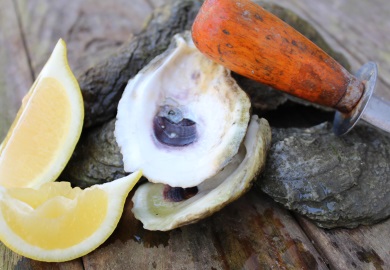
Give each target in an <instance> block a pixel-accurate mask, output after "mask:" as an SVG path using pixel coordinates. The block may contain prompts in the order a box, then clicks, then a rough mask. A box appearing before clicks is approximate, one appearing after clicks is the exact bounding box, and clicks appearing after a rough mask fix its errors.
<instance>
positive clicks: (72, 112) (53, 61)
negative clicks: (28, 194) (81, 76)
mask: <svg viewBox="0 0 390 270" xmlns="http://www.w3.org/2000/svg"><path fill="white" fill-rule="evenodd" d="M83 118H84V105H83V98H82V95H81V91H80V87H79V85H78V83H77V80H76V79H75V77H74V75H73V73H72V71H71V70H70V68H69V65H68V61H67V55H66V45H65V42H64V41H62V40H60V41H58V43H57V45H56V46H55V48H54V50H53V53H52V55H51V56H50V58H49V60H48V61H47V63H46V65H45V66H44V67H43V69H42V71H41V73H40V74H39V76H38V78H37V79H36V81H35V82H34V84H33V85H32V87H31V89H30V90H29V92H28V93H27V95H26V96H25V97H24V98H23V101H22V106H21V108H20V109H19V111H18V114H17V116H16V118H15V120H14V122H13V123H12V125H11V128H10V130H9V131H8V134H7V136H6V137H5V139H4V141H3V142H2V144H1V145H0V185H1V186H4V187H33V186H38V185H40V184H42V183H45V182H49V181H54V180H55V179H56V178H57V177H58V175H59V174H60V173H61V171H62V170H63V169H64V167H65V165H66V163H67V162H68V160H69V158H70V156H71V155H72V153H73V151H74V148H75V146H76V143H77V141H78V139H79V137H80V134H81V129H82V125H83Z"/></svg>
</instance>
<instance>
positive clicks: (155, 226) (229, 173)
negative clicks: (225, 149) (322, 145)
mask: <svg viewBox="0 0 390 270" xmlns="http://www.w3.org/2000/svg"><path fill="white" fill-rule="evenodd" d="M270 141H271V130H270V127H269V124H268V122H267V121H266V120H265V119H259V118H258V117H257V116H253V117H252V120H251V122H250V124H249V127H248V131H247V134H246V137H245V140H244V142H243V145H242V147H241V149H240V151H239V152H238V154H237V155H236V156H235V157H234V158H233V160H232V161H231V162H230V163H229V164H228V165H227V166H226V167H225V168H224V170H223V171H221V172H220V173H219V174H218V175H215V176H214V177H212V178H210V179H207V180H206V181H204V182H203V183H201V184H200V185H199V186H198V187H197V188H198V193H197V194H196V195H195V196H193V197H191V198H189V199H186V200H183V201H180V202H172V201H170V200H169V199H167V198H166V197H164V188H165V187H164V185H163V184H153V183H146V184H143V185H141V186H140V187H139V188H138V189H137V191H136V192H135V194H134V196H133V202H134V208H133V210H132V211H133V213H134V215H135V217H136V218H137V219H139V220H140V221H141V222H142V223H143V225H144V228H145V229H148V230H160V231H167V230H171V229H174V228H177V227H180V226H183V225H186V224H190V223H194V222H196V221H198V220H200V219H203V218H205V217H207V216H209V215H211V214H213V213H215V212H216V211H219V210H220V209H221V208H223V207H224V206H225V205H227V204H228V203H230V202H232V201H234V200H236V199H237V198H239V197H240V196H242V195H243V194H244V193H245V192H246V191H247V190H248V189H249V188H250V187H251V186H252V181H253V180H254V179H255V177H256V175H257V174H258V173H259V172H260V171H261V169H262V168H263V167H264V165H265V160H266V155H267V152H268V148H269V145H270Z"/></svg>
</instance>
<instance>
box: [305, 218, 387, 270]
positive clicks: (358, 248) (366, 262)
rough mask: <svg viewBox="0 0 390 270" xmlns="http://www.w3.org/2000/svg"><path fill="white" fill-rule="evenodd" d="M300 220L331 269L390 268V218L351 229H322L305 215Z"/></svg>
mask: <svg viewBox="0 0 390 270" xmlns="http://www.w3.org/2000/svg"><path fill="white" fill-rule="evenodd" d="M299 221H300V224H301V226H302V228H303V229H304V231H305V232H306V233H307V234H308V236H309V237H310V238H311V239H312V240H313V242H314V243H315V245H316V246H317V248H318V249H319V250H321V253H322V255H323V256H324V257H325V258H326V259H327V261H328V262H329V265H330V266H331V268H332V269H375V270H385V269H389V268H390V241H389V240H390V220H387V221H384V222H381V223H379V224H376V225H373V226H360V227H358V228H356V229H352V230H347V229H333V230H323V229H320V228H318V227H316V226H315V225H313V224H312V223H311V222H309V221H308V220H307V219H305V218H302V217H299Z"/></svg>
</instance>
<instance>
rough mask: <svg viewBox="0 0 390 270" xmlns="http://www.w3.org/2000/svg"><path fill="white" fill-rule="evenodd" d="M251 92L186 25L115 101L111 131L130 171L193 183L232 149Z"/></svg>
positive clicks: (174, 183) (220, 165)
mask: <svg viewBox="0 0 390 270" xmlns="http://www.w3.org/2000/svg"><path fill="white" fill-rule="evenodd" d="M250 106H251V104H250V100H249V98H248V96H247V94H246V93H245V92H244V91H243V90H242V89H241V88H240V87H239V86H238V85H237V83H236V82H235V80H234V79H232V77H231V76H230V71H229V70H227V69H226V68H224V67H223V66H221V65H218V64H216V63H214V62H213V61H211V60H209V59H207V58H206V57H205V56H204V55H203V54H201V53H200V52H199V51H198V50H197V49H196V47H195V46H194V44H193V42H192V39H191V35H190V32H189V31H186V32H184V33H183V34H178V35H176V36H174V38H173V42H172V45H171V46H170V48H169V49H168V50H167V51H166V52H164V53H163V54H161V55H159V56H157V57H156V58H155V59H154V60H153V61H152V62H151V63H150V64H148V65H147V66H146V67H145V68H144V69H142V70H141V71H140V72H139V73H138V74H137V75H136V76H135V77H134V78H133V79H131V80H130V81H129V83H128V85H127V86H126V89H125V91H124V93H123V96H122V98H121V100H120V102H119V105H118V113H117V121H116V124H115V137H116V140H117V142H118V145H119V147H120V149H121V153H122V155H123V162H124V168H125V170H126V171H128V172H133V171H136V170H138V169H142V171H143V173H144V176H145V177H146V178H148V180H149V181H151V182H155V183H164V184H168V185H170V186H173V187H183V188H186V187H193V186H196V185H198V184H200V183H201V182H203V181H204V180H205V179H207V178H210V177H212V176H213V175H215V174H216V173H217V172H219V171H220V170H222V169H223V168H224V167H225V166H226V164H228V163H229V162H230V160H231V159H232V157H233V156H234V155H235V154H236V153H237V151H238V149H239V146H240V144H241V142H242V140H243V138H244V136H245V132H246V129H247V126H248V122H249V118H250V112H249V111H250Z"/></svg>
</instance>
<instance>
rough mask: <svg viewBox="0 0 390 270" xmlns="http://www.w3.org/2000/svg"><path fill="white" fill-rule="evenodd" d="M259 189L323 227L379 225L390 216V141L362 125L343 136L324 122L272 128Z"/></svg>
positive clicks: (384, 135) (382, 134)
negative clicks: (335, 132) (338, 135)
mask: <svg viewBox="0 0 390 270" xmlns="http://www.w3.org/2000/svg"><path fill="white" fill-rule="evenodd" d="M257 184H258V185H259V186H260V187H261V189H262V190H263V191H264V192H265V193H267V194H268V195H270V196H271V197H272V198H274V199H275V200H276V201H278V202H280V203H282V204H283V205H284V206H286V207H287V208H289V209H291V210H294V211H296V212H298V213H300V214H302V215H305V216H307V217H309V218H310V219H312V220H313V221H315V222H316V223H317V224H318V225H319V226H321V227H324V228H333V227H339V226H342V227H349V228H352V227H356V226H358V225H359V224H371V223H373V222H378V221H380V220H383V219H384V218H386V217H388V216H389V215H390V199H389V194H390V137H389V136H388V134H384V133H382V132H380V131H378V130H376V129H374V128H370V127H368V126H363V125H359V126H357V127H355V128H354V129H353V130H352V131H351V133H349V134H348V135H347V136H343V137H337V136H335V135H334V134H333V133H332V129H331V125H330V124H326V123H325V124H322V125H319V126H316V127H313V128H310V129H274V130H273V142H272V147H271V150H270V154H269V162H268V163H267V166H266V169H265V172H264V175H263V177H262V178H261V179H259V181H257Z"/></svg>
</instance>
